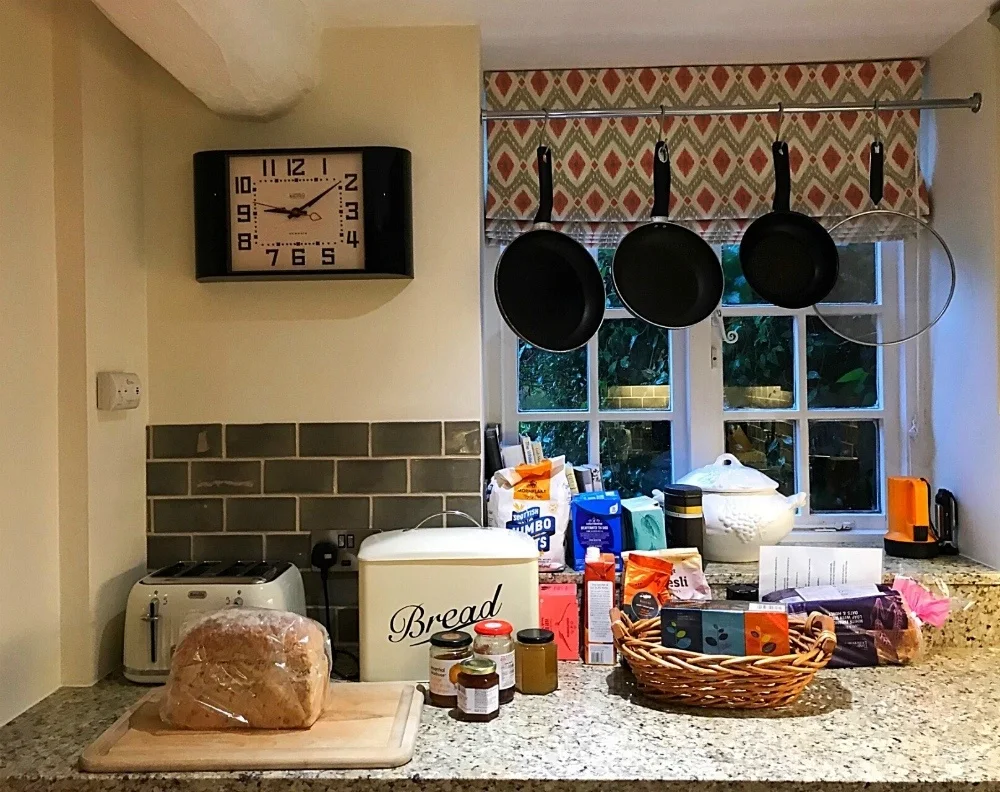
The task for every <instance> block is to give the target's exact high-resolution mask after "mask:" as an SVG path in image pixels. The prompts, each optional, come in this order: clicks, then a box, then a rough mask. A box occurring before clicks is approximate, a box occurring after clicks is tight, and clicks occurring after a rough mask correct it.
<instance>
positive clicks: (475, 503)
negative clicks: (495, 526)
mask: <svg viewBox="0 0 1000 792" xmlns="http://www.w3.org/2000/svg"><path fill="white" fill-rule="evenodd" d="M445 504H446V506H447V508H448V511H460V512H465V513H466V514H468V515H469V516H470V517H472V518H473V520H475V522H470V521H469V520H466V519H465V518H464V517H462V516H461V515H458V514H449V515H448V516H447V518H446V525H447V526H448V527H449V528H455V527H463V528H467V527H469V526H475V525H484V524H485V523H484V521H483V499H482V498H481V497H480V496H479V495H449V496H448V497H447V498H445Z"/></svg>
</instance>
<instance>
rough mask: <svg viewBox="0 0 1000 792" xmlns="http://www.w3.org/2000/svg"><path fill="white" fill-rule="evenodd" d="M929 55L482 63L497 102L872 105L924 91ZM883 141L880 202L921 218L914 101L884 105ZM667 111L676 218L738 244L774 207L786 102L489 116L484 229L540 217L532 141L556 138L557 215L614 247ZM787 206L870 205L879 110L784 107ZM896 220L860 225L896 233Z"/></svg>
mask: <svg viewBox="0 0 1000 792" xmlns="http://www.w3.org/2000/svg"><path fill="white" fill-rule="evenodd" d="M924 66H925V64H924V62H923V61H921V60H892V61H865V62H850V63H826V64H821V63H812V64H786V65H778V66H761V65H757V66H679V67H657V68H634V69H565V70H543V71H494V72H486V73H485V74H484V81H485V96H486V108H487V109H488V110H535V111H542V110H546V109H547V110H554V109H567V110H568V109H584V108H613V109H618V108H621V109H622V110H623V111H625V110H627V109H628V108H635V107H657V106H661V105H664V106H667V107H670V106H677V105H748V106H752V105H762V104H763V105H770V104H777V103H778V102H781V103H784V104H789V105H802V104H808V103H831V102H858V103H874V101H875V100H876V99H878V100H879V101H887V100H893V99H915V98H919V97H920V96H921V91H922V86H923V72H924ZM878 115H879V119H878V121H879V125H880V134H881V136H882V138H883V140H884V142H885V151H886V163H885V195H884V198H883V200H882V203H881V206H882V208H887V209H895V210H897V211H900V212H904V213H907V214H911V215H917V216H920V217H926V216H928V215H929V213H930V202H929V197H928V194H927V188H926V185H925V184H924V181H923V178H922V176H921V173H920V163H919V161H918V156H917V150H918V145H917V141H918V135H919V127H920V113H919V112H918V111H880V112H879V113H878ZM661 120H662V123H663V129H664V134H665V139H666V140H667V141H668V143H669V145H670V153H671V164H672V171H673V174H672V182H673V184H672V194H671V210H670V217H671V219H672V220H676V221H677V222H681V223H683V224H685V225H688V226H689V227H691V228H692V229H694V230H695V231H697V232H698V233H700V234H702V235H703V236H705V237H706V238H707V239H708V240H709V241H710V242H712V243H714V244H728V243H733V242H737V241H738V240H739V238H740V236H741V235H742V232H743V229H744V228H745V227H746V226H747V225H748V224H749V223H750V221H752V220H753V219H754V218H756V217H758V216H760V215H762V214H765V213H766V212H768V211H769V210H770V208H771V200H772V197H773V193H774V173H773V168H772V164H771V143H772V142H773V141H774V138H775V134H776V132H777V127H778V114H777V113H775V114H768V115H764V116H761V115H753V116H751V115H731V116H666V117H664V118H663V119H660V118H636V117H629V116H628V115H626V114H625V113H624V112H623V114H622V116H620V117H612V118H586V119H548V120H547V121H545V122H543V121H530V120H517V121H508V120H503V121H490V122H488V123H487V125H486V151H487V161H488V178H487V188H486V203H485V208H486V238H487V242H488V243H489V244H494V245H502V244H506V243H507V242H509V241H511V240H512V239H513V238H515V237H516V236H517V235H518V234H519V233H521V232H522V231H523V230H525V229H527V228H529V227H530V226H531V218H532V217H533V216H534V213H535V210H536V208H537V205H538V196H537V189H538V180H537V173H536V165H535V150H536V148H537V146H538V145H539V144H540V143H542V142H544V143H546V144H547V145H549V146H551V148H552V151H553V163H554V202H553V203H554V212H553V219H554V221H555V224H556V227H557V228H559V229H561V230H563V231H565V232H567V233H569V234H570V235H571V236H573V237H574V238H576V239H578V240H579V241H581V242H583V243H584V244H586V245H590V246H614V245H616V244H617V243H618V241H619V240H620V239H621V238H622V236H624V234H625V233H627V232H628V231H629V230H630V229H631V228H633V227H634V226H635V225H636V224H638V223H641V222H642V221H643V220H645V219H647V218H648V216H649V210H650V208H651V206H652V156H653V145H654V143H655V141H656V138H657V134H658V130H659V128H660V126H661ZM781 129H782V132H781V134H782V137H783V138H784V139H785V140H787V141H788V144H789V148H790V157H791V167H792V208H793V209H796V210H798V211H800V212H804V213H806V214H809V215H812V216H814V217H817V218H819V219H820V221H821V222H823V223H824V224H825V225H832V224H834V223H836V222H837V221H838V220H841V219H843V218H844V217H847V216H849V215H851V214H853V213H855V212H857V211H861V210H864V209H869V208H872V203H871V200H870V198H869V197H868V159H869V146H870V144H871V141H872V137H873V135H874V133H875V118H874V113H873V112H872V111H870V110H869V111H859V112H848V113H801V114H786V115H785V116H784V118H783V122H782V126H781ZM894 234H895V230H894V228H892V227H888V226H885V225H882V226H879V227H877V228H876V227H872V228H871V229H869V230H868V231H867V233H865V232H863V233H862V236H867V237H868V238H869V239H870V240H871V241H876V240H877V239H880V238H881V239H884V238H891V237H892V236H893V235H894Z"/></svg>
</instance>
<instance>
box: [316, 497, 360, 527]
mask: <svg viewBox="0 0 1000 792" xmlns="http://www.w3.org/2000/svg"><path fill="white" fill-rule="evenodd" d="M369 509H370V505H369V501H368V498H357V497H354V498H351V497H349V498H341V497H334V498H299V530H300V531H307V532H309V531H355V530H357V531H367V530H368V528H369V527H370V522H369V514H368V512H369Z"/></svg>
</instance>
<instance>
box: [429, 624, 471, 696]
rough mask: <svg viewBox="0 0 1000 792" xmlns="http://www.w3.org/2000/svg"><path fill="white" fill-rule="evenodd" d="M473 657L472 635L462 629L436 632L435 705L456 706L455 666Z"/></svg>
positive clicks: (433, 660) (432, 652) (433, 658)
mask: <svg viewBox="0 0 1000 792" xmlns="http://www.w3.org/2000/svg"><path fill="white" fill-rule="evenodd" d="M470 657H472V636H471V635H469V634H468V633H467V632H462V631H461V630H447V631H445V632H436V633H434V634H433V635H432V636H431V649H430V674H429V677H430V685H429V688H430V702H431V704H433V705H434V706H435V707H449V708H452V707H456V706H457V705H458V689H457V688H456V687H455V681H454V679H453V678H452V676H453V674H454V673H456V672H455V670H454V669H455V666H457V665H458V664H459V663H461V662H462V661H463V660H468V659H469V658H470Z"/></svg>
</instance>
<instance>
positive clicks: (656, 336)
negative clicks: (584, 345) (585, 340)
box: [597, 319, 670, 410]
mask: <svg viewBox="0 0 1000 792" xmlns="http://www.w3.org/2000/svg"><path fill="white" fill-rule="evenodd" d="M597 357H598V366H597V368H598V377H599V380H598V390H599V392H600V408H601V409H602V410H667V409H669V408H670V331H669V330H664V329H663V328H661V327H655V326H653V325H651V324H648V323H647V322H643V321H642V320H641V319H608V320H606V321H605V322H604V324H603V325H601V330H600V333H599V334H598V341H597Z"/></svg>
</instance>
